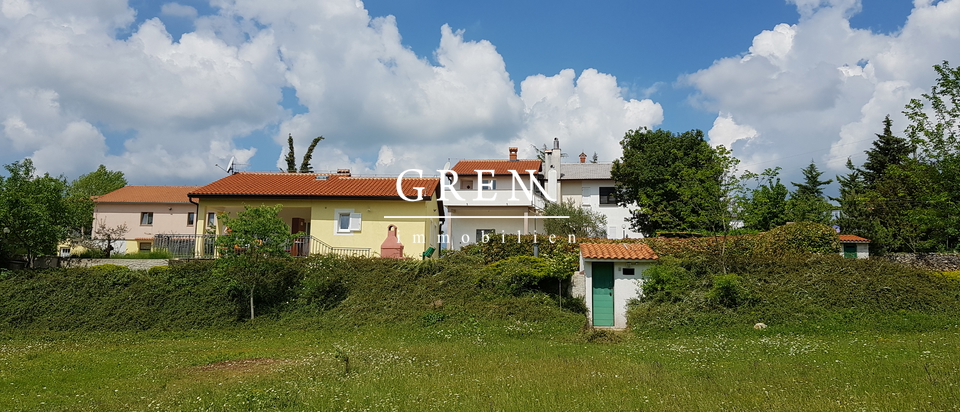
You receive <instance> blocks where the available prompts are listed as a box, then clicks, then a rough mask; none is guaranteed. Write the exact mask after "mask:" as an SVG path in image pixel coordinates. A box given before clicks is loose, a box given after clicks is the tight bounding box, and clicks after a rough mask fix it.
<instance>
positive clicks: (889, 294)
mask: <svg viewBox="0 0 960 412" xmlns="http://www.w3.org/2000/svg"><path fill="white" fill-rule="evenodd" d="M726 267H727V270H728V271H729V274H721V272H722V269H721V267H720V265H719V263H718V262H717V261H715V260H712V259H706V258H684V259H669V258H668V259H664V260H663V261H662V262H661V263H660V264H659V265H658V266H656V267H655V268H654V269H652V270H649V271H648V272H646V273H645V274H646V275H647V276H648V277H647V279H646V283H645V284H644V285H643V290H644V297H643V298H642V299H641V300H639V301H638V302H636V303H635V304H634V305H633V306H632V307H631V309H630V311H629V313H628V319H629V322H630V324H631V325H632V327H633V328H634V329H637V330H643V329H648V330H649V329H654V330H670V329H677V328H701V327H715V326H731V325H747V326H748V325H752V324H754V323H756V322H763V323H765V324H768V325H786V326H791V327H804V325H819V326H823V325H826V324H829V325H834V326H837V327H843V325H856V326H864V325H872V326H877V327H892V328H896V329H923V328H927V327H933V326H937V325H943V324H945V323H943V322H940V321H943V320H945V321H947V323H949V322H954V324H955V322H956V314H957V313H960V312H958V311H960V281H958V280H957V279H955V278H951V277H948V276H944V275H940V274H936V273H931V272H926V271H921V270H917V269H912V268H908V267H905V266H902V265H898V264H895V263H889V262H886V261H883V260H874V259H869V260H867V259H843V258H841V257H840V256H836V255H833V254H830V255H807V256H805V257H802V256H794V257H786V258H784V257H777V258H768V259H763V258H759V257H750V258H743V257H738V258H733V259H730V260H729V261H728V262H726Z"/></svg>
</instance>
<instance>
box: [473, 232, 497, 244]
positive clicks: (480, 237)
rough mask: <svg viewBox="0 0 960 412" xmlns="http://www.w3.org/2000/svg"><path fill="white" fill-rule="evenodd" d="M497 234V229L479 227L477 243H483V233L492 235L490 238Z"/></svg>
mask: <svg viewBox="0 0 960 412" xmlns="http://www.w3.org/2000/svg"><path fill="white" fill-rule="evenodd" d="M495 234H497V231H496V230H495V229H477V243H483V241H484V239H483V235H487V236H490V238H492V237H493V235H495ZM490 238H488V239H487V240H489V239H490Z"/></svg>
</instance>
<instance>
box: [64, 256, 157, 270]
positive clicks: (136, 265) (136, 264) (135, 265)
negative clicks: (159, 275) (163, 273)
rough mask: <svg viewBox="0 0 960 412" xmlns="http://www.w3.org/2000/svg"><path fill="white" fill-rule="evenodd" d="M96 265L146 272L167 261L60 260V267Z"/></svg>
mask: <svg viewBox="0 0 960 412" xmlns="http://www.w3.org/2000/svg"><path fill="white" fill-rule="evenodd" d="M96 265H119V266H126V267H128V268H130V269H134V270H147V269H150V268H152V267H155V266H167V259H76V258H68V259H60V267H65V268H66V267H88V266H96Z"/></svg>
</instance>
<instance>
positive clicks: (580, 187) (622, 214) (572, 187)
mask: <svg viewBox="0 0 960 412" xmlns="http://www.w3.org/2000/svg"><path fill="white" fill-rule="evenodd" d="M580 159H581V162H580V163H563V164H562V165H560V179H559V181H560V196H561V199H562V200H563V201H568V200H572V201H573V203H574V204H576V205H578V206H581V207H583V208H584V209H590V210H592V211H595V212H600V214H602V215H604V216H606V218H607V239H623V238H634V239H638V238H642V237H643V234H641V233H640V232H636V231H634V230H633V229H632V228H631V227H630V216H631V214H630V209H628V208H626V207H623V206H620V205H619V204H617V198H616V193H617V190H616V184H615V183H614V181H613V179H612V178H611V177H610V169H611V168H612V167H613V163H586V162H584V161H585V160H586V154H583V153H581V154H580Z"/></svg>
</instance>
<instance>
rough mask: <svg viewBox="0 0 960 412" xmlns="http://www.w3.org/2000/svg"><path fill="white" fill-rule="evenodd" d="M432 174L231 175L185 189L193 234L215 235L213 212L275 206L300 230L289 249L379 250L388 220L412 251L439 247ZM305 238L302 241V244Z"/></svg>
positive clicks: (409, 252) (435, 181) (437, 205)
mask: <svg viewBox="0 0 960 412" xmlns="http://www.w3.org/2000/svg"><path fill="white" fill-rule="evenodd" d="M439 183H440V180H439V179H437V178H403V179H401V180H400V181H399V185H400V190H401V191H402V192H403V196H404V197H406V198H407V199H416V198H417V197H418V194H419V193H422V196H420V197H421V200H406V199H403V198H402V197H401V196H400V194H399V193H398V188H397V186H398V180H397V179H396V178H390V177H361V176H351V175H350V171H349V170H346V169H341V170H340V171H338V172H337V173H333V174H328V173H236V174H232V175H230V176H227V177H224V178H223V179H220V180H217V181H216V182H213V183H210V184H208V185H206V186H203V187H199V188H197V189H196V190H194V191H192V192H191V193H190V194H189V196H190V198H191V199H192V200H195V201H196V203H197V216H198V217H200V218H202V219H203V221H202V224H199V225H197V226H196V232H195V234H196V235H203V234H207V233H216V234H222V233H224V231H225V230H227V228H224V227H223V226H222V225H220V224H219V222H218V221H217V215H218V214H220V213H224V212H227V213H236V212H239V211H241V210H243V209H244V207H245V206H251V207H256V206H262V205H268V206H272V205H277V204H279V205H281V206H282V207H283V208H282V210H281V212H280V217H281V218H282V219H283V220H284V222H285V223H286V224H287V225H288V226H290V230H291V233H299V232H303V233H305V234H306V235H307V236H305V237H304V238H302V240H301V241H298V242H297V244H295V245H294V247H293V248H292V251H291V253H293V254H297V255H306V254H307V253H311V254H312V253H338V254H351V255H361V256H379V254H380V245H381V244H382V243H383V241H384V240H385V239H386V238H387V234H388V229H389V228H390V226H395V227H396V228H397V236H398V237H399V239H400V242H401V243H403V245H404V255H406V256H413V257H419V256H421V254H422V253H423V252H425V251H427V250H428V249H429V248H433V249H432V250H437V249H439V247H438V240H439V236H440V226H441V224H442V220H443V217H444V214H443V205H442V203H441V202H439V201H438V200H437V198H438V197H439V192H438V189H439ZM308 244H309V245H308Z"/></svg>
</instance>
